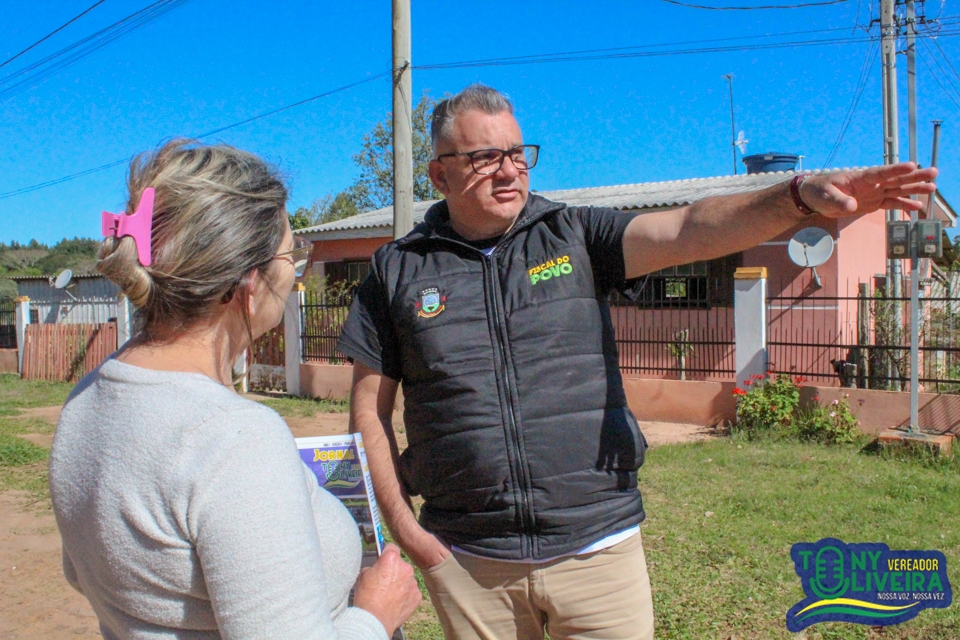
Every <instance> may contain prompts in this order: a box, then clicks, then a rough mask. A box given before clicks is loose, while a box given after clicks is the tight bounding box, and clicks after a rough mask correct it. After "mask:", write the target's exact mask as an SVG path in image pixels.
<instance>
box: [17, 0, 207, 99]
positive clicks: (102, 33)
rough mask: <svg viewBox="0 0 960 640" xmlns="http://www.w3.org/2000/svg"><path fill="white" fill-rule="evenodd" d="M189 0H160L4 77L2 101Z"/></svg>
mask: <svg viewBox="0 0 960 640" xmlns="http://www.w3.org/2000/svg"><path fill="white" fill-rule="evenodd" d="M187 2H189V0H158V1H157V2H154V3H153V4H151V5H148V6H147V7H145V8H143V9H141V10H140V11H137V12H135V13H132V14H130V15H129V16H127V17H126V18H123V19H121V20H119V21H117V22H115V23H113V24H111V25H110V26H108V27H105V28H103V29H101V30H99V31H97V32H96V33H93V34H91V35H89V36H87V37H85V38H82V39H80V40H78V41H77V42H74V43H73V44H71V45H69V46H67V47H65V48H63V49H61V50H60V51H57V52H56V53H53V54H51V55H49V56H47V57H46V58H43V59H42V60H39V61H37V62H35V63H33V64H31V65H29V66H27V67H24V68H23V69H20V70H19V71H16V72H14V73H11V74H10V75H7V76H5V77H3V78H0V87H2V86H3V85H7V86H5V87H4V88H2V89H0V101H2V100H6V99H8V98H10V97H12V96H13V95H14V94H15V93H18V92H19V90H26V89H28V88H30V87H32V86H35V85H37V84H39V83H41V82H43V81H44V80H46V79H47V78H49V77H50V76H51V75H53V74H55V73H58V72H59V71H61V70H63V69H65V68H66V67H68V66H70V65H72V64H74V63H75V62H78V61H80V60H82V59H83V58H86V57H87V56H89V55H90V54H92V53H94V52H95V51H98V50H99V49H102V48H103V47H105V46H107V45H108V44H110V43H111V42H114V41H115V40H118V39H119V38H122V37H123V36H125V35H127V34H129V33H131V32H133V31H135V30H137V29H139V28H140V27H143V26H145V25H146V24H148V23H150V22H152V21H154V20H156V19H157V18H159V17H161V16H163V15H164V14H166V13H168V12H170V11H172V10H173V9H176V8H177V7H179V6H181V5H183V4H186V3H187ZM45 65H46V66H45ZM33 71H36V73H32V74H31V72H33ZM24 76H25V77H24ZM11 83H12V84H11Z"/></svg>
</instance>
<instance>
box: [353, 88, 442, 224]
mask: <svg viewBox="0 0 960 640" xmlns="http://www.w3.org/2000/svg"><path fill="white" fill-rule="evenodd" d="M436 104H437V101H436V100H434V99H433V98H431V97H430V96H429V95H428V94H427V92H426V91H424V92H423V95H421V96H420V101H419V102H417V106H416V107H415V108H414V110H413V122H412V124H413V199H414V201H416V202H419V201H421V200H436V199H438V198H439V197H440V194H439V193H438V192H437V190H436V189H434V188H433V184H431V182H430V174H429V170H428V166H429V164H430V159H431V157H432V156H433V146H432V144H431V142H430V115H431V114H432V113H433V108H434V107H435V106H436ZM353 161H354V162H355V163H356V164H357V166H358V167H360V177H359V178H358V179H357V181H356V182H355V183H354V184H353V186H351V187H350V188H349V189H347V190H346V191H345V192H341V193H340V194H338V195H337V197H340V196H341V195H343V196H344V197H345V198H349V199H351V200H353V202H354V203H355V204H356V207H357V209H358V210H359V211H371V210H373V209H380V208H382V207H389V206H391V205H392V204H393V114H392V113H388V114H387V118H386V120H384V121H383V122H379V123H377V125H376V126H375V127H374V128H373V131H371V132H370V133H368V134H367V135H365V136H364V137H363V149H362V150H361V151H360V153H358V154H357V155H355V156H353Z"/></svg>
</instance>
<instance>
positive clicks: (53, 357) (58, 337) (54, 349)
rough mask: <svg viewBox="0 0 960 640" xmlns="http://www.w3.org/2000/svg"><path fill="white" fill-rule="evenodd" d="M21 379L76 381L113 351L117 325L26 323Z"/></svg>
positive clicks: (115, 348) (109, 323)
mask: <svg viewBox="0 0 960 640" xmlns="http://www.w3.org/2000/svg"><path fill="white" fill-rule="evenodd" d="M26 329H27V331H26V339H25V342H26V344H25V345H24V352H23V378H24V379H26V380H51V381H56V382H76V381H77V380H79V379H80V378H82V377H83V376H85V375H86V374H88V373H90V372H91V371H93V370H94V369H96V368H97V367H98V366H99V365H100V363H101V362H103V361H104V360H105V359H106V358H107V356H109V355H110V354H111V353H113V352H114V351H116V350H117V323H116V322H104V323H102V324H28V325H27V327H26Z"/></svg>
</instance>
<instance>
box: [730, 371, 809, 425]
mask: <svg viewBox="0 0 960 640" xmlns="http://www.w3.org/2000/svg"><path fill="white" fill-rule="evenodd" d="M800 382H802V379H800V378H798V379H797V380H796V381H795V380H794V379H792V378H790V377H788V376H784V375H779V376H777V378H776V379H775V380H773V379H771V376H770V374H767V375H753V376H750V379H749V380H744V381H743V386H744V387H746V388H747V389H746V390H745V389H742V388H740V387H737V388H736V389H734V390H733V393H734V395H736V396H737V422H736V424H735V425H734V426H733V430H734V431H735V432H740V433H743V434H744V435H745V436H747V438H753V437H755V436H758V435H760V434H762V433H777V432H782V431H783V430H784V429H785V428H787V427H789V425H790V421H791V419H792V417H793V413H794V411H795V410H796V408H797V405H798V404H799V403H800V389H799V387H797V384H799V383H800Z"/></svg>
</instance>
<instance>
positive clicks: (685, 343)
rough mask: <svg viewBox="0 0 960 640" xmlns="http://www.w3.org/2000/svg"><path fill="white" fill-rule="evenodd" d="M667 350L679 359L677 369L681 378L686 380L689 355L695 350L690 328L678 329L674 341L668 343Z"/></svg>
mask: <svg viewBox="0 0 960 640" xmlns="http://www.w3.org/2000/svg"><path fill="white" fill-rule="evenodd" d="M667 351H669V352H670V355H672V356H673V357H674V358H676V359H677V370H678V371H679V372H680V379H681V380H686V379H687V356H688V355H690V354H692V353H693V351H694V347H693V345H692V344H691V343H690V330H689V329H684V330H683V331H678V332H677V333H676V334H675V335H674V336H673V342H668V343H667Z"/></svg>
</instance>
